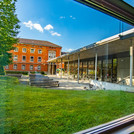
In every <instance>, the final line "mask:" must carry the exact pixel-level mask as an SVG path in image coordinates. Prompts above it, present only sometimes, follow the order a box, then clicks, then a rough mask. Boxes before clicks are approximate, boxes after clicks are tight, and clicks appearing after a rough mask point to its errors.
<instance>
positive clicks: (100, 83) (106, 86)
mask: <svg viewBox="0 0 134 134" xmlns="http://www.w3.org/2000/svg"><path fill="white" fill-rule="evenodd" d="M90 84H92V85H94V86H96V87H98V88H99V89H103V90H122V91H129V92H134V86H132V87H130V86H127V85H119V84H114V83H109V82H103V81H96V80H90Z"/></svg>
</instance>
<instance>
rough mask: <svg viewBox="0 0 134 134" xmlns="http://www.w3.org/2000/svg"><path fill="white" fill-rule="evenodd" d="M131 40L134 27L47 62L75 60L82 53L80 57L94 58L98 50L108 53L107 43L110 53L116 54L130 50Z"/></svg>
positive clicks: (101, 54)
mask: <svg viewBox="0 0 134 134" xmlns="http://www.w3.org/2000/svg"><path fill="white" fill-rule="evenodd" d="M131 40H134V28H133V29H130V30H128V31H125V32H122V33H120V34H117V35H114V36H111V37H109V38H106V39H104V40H101V41H98V42H96V43H93V44H90V45H87V46H85V47H82V48H79V49H77V50H74V51H72V52H70V53H68V54H65V55H62V56H59V57H56V58H54V59H50V60H48V61H47V62H49V63H53V62H61V60H62V61H63V62H67V61H68V60H69V61H74V60H77V59H78V55H79V54H80V59H87V58H93V57H94V56H95V53H96V51H97V53H98V56H100V57H101V56H105V55H107V51H106V49H107V45H108V47H109V50H108V51H109V52H108V55H115V54H118V53H122V52H126V51H127V52H128V51H129V48H130V46H131V45H132V44H131Z"/></svg>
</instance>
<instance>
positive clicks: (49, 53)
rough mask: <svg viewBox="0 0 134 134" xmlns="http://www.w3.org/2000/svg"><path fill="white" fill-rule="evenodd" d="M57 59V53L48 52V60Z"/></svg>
mask: <svg viewBox="0 0 134 134" xmlns="http://www.w3.org/2000/svg"><path fill="white" fill-rule="evenodd" d="M55 57H56V51H49V52H48V59H52V58H55Z"/></svg>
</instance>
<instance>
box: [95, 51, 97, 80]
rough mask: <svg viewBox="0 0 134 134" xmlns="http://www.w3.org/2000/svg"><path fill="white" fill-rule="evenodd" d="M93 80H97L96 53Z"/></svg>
mask: <svg viewBox="0 0 134 134" xmlns="http://www.w3.org/2000/svg"><path fill="white" fill-rule="evenodd" d="M95 80H97V53H96V55H95Z"/></svg>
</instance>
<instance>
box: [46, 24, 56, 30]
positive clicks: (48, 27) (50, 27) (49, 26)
mask: <svg viewBox="0 0 134 134" xmlns="http://www.w3.org/2000/svg"><path fill="white" fill-rule="evenodd" d="M44 29H45V30H47V31H49V30H50V29H54V27H53V26H52V25H50V24H48V25H46V26H45V27H44Z"/></svg>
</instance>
